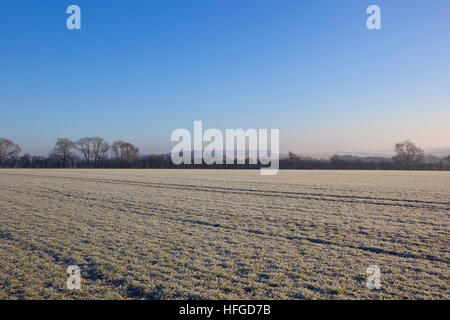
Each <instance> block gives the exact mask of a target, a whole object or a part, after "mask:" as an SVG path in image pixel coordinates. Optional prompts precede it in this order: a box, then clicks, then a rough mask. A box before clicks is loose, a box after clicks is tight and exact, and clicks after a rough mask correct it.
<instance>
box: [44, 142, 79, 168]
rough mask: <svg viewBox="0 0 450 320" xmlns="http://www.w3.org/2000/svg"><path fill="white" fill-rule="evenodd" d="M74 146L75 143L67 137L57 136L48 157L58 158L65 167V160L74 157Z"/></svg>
mask: <svg viewBox="0 0 450 320" xmlns="http://www.w3.org/2000/svg"><path fill="white" fill-rule="evenodd" d="M75 148H76V145H75V143H73V142H72V141H70V140H69V139H67V138H58V140H57V141H56V144H55V146H54V147H53V149H52V151H51V152H50V157H51V158H54V159H57V160H59V161H60V162H61V164H62V167H63V168H65V167H66V166H67V162H68V161H69V160H73V159H74V158H75V154H74V152H73V150H74V149H75Z"/></svg>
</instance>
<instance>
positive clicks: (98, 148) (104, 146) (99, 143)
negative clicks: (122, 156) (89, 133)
mask: <svg viewBox="0 0 450 320" xmlns="http://www.w3.org/2000/svg"><path fill="white" fill-rule="evenodd" d="M91 143H92V157H93V159H94V166H95V167H98V166H99V165H100V162H102V161H103V160H106V159H107V158H108V151H109V149H110V145H109V144H108V142H106V141H105V140H103V138H100V137H94V138H91Z"/></svg>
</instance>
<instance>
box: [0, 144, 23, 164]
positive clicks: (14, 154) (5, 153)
mask: <svg viewBox="0 0 450 320" xmlns="http://www.w3.org/2000/svg"><path fill="white" fill-rule="evenodd" d="M20 151H22V150H21V149H20V147H19V146H18V145H17V144H15V143H14V142H13V141H11V140H9V139H6V138H0V162H2V161H5V160H10V159H17V158H18V157H19V153H20Z"/></svg>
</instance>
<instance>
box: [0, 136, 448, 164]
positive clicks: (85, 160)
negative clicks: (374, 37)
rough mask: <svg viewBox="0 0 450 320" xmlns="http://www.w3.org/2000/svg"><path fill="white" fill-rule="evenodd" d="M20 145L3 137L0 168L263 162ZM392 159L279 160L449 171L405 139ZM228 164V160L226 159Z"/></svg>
mask: <svg viewBox="0 0 450 320" xmlns="http://www.w3.org/2000/svg"><path fill="white" fill-rule="evenodd" d="M21 151H22V150H21V148H20V147H19V146H18V145H17V144H16V143H14V142H13V141H11V140H9V139H6V138H0V167H3V168H136V169H138V168H143V169H146V168H205V169H259V168H261V167H263V165H261V164H249V163H248V161H247V162H246V164H237V163H236V160H235V164H234V165H228V164H213V165H207V164H205V163H203V164H181V165H175V164H173V163H172V161H171V159H170V155H168V154H166V155H147V156H140V154H139V148H137V147H136V146H134V145H133V144H132V143H130V142H126V141H122V140H118V141H114V142H113V143H112V144H111V145H110V144H109V143H108V142H106V141H105V140H104V139H103V138H100V137H85V138H81V139H78V140H77V141H71V140H70V139H67V138H58V139H57V141H56V143H55V146H54V147H53V149H52V150H51V151H50V152H49V154H48V156H33V155H31V154H29V153H26V154H23V155H22V156H20V152H21ZM394 151H395V155H394V156H393V157H392V158H377V159H372V158H367V157H366V158H362V157H357V156H349V155H345V156H342V155H334V156H332V157H331V158H330V159H313V158H307V157H301V156H297V155H296V154H294V153H293V152H289V154H288V156H287V157H284V158H282V159H280V169H324V170H327V169H328V170H331V169H336V170H337V169H339V170H450V155H449V156H447V157H445V158H442V159H438V158H435V159H434V161H432V162H430V161H426V159H425V153H424V151H423V150H422V149H421V148H419V147H418V146H416V145H415V144H414V143H413V142H411V141H409V140H406V141H403V142H399V143H397V144H396V145H395V147H394ZM224 163H225V161H224Z"/></svg>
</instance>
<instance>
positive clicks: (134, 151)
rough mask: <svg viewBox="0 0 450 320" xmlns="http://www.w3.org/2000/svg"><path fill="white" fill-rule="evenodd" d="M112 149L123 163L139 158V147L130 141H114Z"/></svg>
mask: <svg viewBox="0 0 450 320" xmlns="http://www.w3.org/2000/svg"><path fill="white" fill-rule="evenodd" d="M111 148H112V151H113V154H114V157H115V158H116V159H117V160H119V161H120V162H121V163H123V164H127V165H128V164H130V163H131V161H133V160H135V159H137V157H138V155H139V149H138V148H136V147H135V146H133V145H132V144H131V143H129V142H125V141H122V140H120V141H114V143H113V144H112V147H111Z"/></svg>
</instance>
